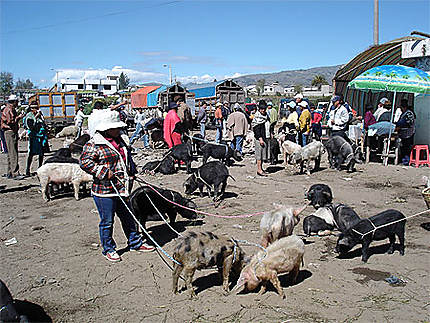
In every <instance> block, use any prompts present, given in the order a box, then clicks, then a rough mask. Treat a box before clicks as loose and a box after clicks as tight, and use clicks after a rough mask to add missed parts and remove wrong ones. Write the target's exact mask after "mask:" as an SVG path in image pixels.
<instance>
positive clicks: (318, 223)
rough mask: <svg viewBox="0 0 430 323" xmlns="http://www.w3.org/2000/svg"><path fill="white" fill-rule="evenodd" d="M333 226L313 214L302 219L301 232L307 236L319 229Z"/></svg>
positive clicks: (329, 228)
mask: <svg viewBox="0 0 430 323" xmlns="http://www.w3.org/2000/svg"><path fill="white" fill-rule="evenodd" d="M333 228H334V227H333V226H332V225H330V224H328V223H327V222H325V221H324V220H323V219H321V218H319V217H317V216H315V215H308V216H307V217H305V218H304V219H303V232H304V233H305V234H306V235H308V236H309V235H311V234H312V233H318V232H319V231H324V230H333Z"/></svg>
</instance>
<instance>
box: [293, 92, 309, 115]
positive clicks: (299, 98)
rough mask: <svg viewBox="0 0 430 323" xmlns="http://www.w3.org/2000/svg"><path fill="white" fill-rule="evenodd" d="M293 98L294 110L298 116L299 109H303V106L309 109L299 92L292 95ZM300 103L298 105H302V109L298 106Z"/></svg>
mask: <svg viewBox="0 0 430 323" xmlns="http://www.w3.org/2000/svg"><path fill="white" fill-rule="evenodd" d="M294 99H295V101H296V108H297V109H296V111H297V113H298V115H299V117H300V114H301V111H302V110H304V108H306V109H309V107H308V103H307V102H306V101H304V100H303V94H301V93H297V94H296V95H295V96H294ZM302 102H304V103H302ZM300 103H302V105H301V106H300V107H302V109H301V108H299V104H300ZM303 104H306V106H303Z"/></svg>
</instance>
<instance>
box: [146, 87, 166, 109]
mask: <svg viewBox="0 0 430 323" xmlns="http://www.w3.org/2000/svg"><path fill="white" fill-rule="evenodd" d="M166 89H167V86H165V85H162V86H161V87H159V88H158V89H156V90H155V91H152V92H151V93H148V95H147V97H146V104H147V105H148V107H156V106H157V104H158V94H160V92H163V91H166Z"/></svg>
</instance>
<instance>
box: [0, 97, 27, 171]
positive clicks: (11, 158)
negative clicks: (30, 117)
mask: <svg viewBox="0 0 430 323" xmlns="http://www.w3.org/2000/svg"><path fill="white" fill-rule="evenodd" d="M17 106H18V98H17V97H16V95H14V94H11V95H10V96H9V99H8V103H7V104H6V108H4V110H3V114H2V117H1V129H2V130H3V132H4V136H5V139H6V146H7V149H8V153H7V174H6V177H7V178H13V179H22V178H23V176H21V175H20V174H19V165H18V129H19V125H18V122H19V120H21V118H22V117H23V116H24V115H23V114H20V115H18V113H17V112H16V108H17Z"/></svg>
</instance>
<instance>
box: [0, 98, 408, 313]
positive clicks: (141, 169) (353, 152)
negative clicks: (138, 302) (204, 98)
mask: <svg viewBox="0 0 430 323" xmlns="http://www.w3.org/2000/svg"><path fill="white" fill-rule="evenodd" d="M123 105H124V102H118V104H115V105H112V106H110V107H105V106H103V104H102V103H101V102H100V101H97V102H96V103H95V104H94V109H93V111H92V113H91V114H90V115H85V114H84V113H83V110H82V109H80V110H79V111H78V112H77V114H76V117H75V125H73V126H69V127H66V128H64V129H63V130H62V131H61V132H59V133H58V134H57V138H66V141H65V146H64V148H61V149H59V150H57V151H55V152H54V154H53V155H52V156H51V157H50V158H48V159H46V160H44V156H45V154H47V153H49V152H50V147H49V143H48V131H47V127H46V125H45V123H44V119H43V114H41V112H40V110H39V108H38V103H37V102H32V103H31V104H30V106H29V110H28V112H27V113H26V114H25V115H24V114H18V113H17V112H16V108H17V100H16V97H14V96H13V95H11V96H10V97H9V100H8V103H7V105H6V107H5V108H4V109H2V117H1V129H2V136H1V138H2V149H3V151H4V152H6V153H7V154H8V171H7V174H5V177H7V178H8V179H14V180H22V179H23V178H25V176H27V177H31V176H34V173H32V172H31V169H32V160H33V157H34V156H38V157H39V159H38V162H39V164H38V168H37V171H36V174H37V176H38V179H39V181H40V185H41V192H42V197H43V199H44V200H46V201H48V200H49V199H50V198H52V195H53V194H55V193H56V192H58V191H61V190H62V189H63V190H64V189H67V186H68V185H70V184H72V186H73V191H74V196H75V198H76V200H78V199H79V194H80V192H81V191H82V188H83V186H85V184H86V183H90V182H91V183H92V184H91V195H92V198H93V200H94V203H95V206H96V208H97V211H98V214H99V217H100V223H99V236H100V243H101V247H102V254H103V256H104V257H105V258H106V259H107V260H108V261H110V262H119V261H121V256H120V254H119V253H118V252H117V245H116V243H115V241H114V239H113V224H114V217H115V215H116V216H117V217H118V218H119V219H120V222H121V226H122V229H123V231H124V234H125V235H126V238H127V241H128V249H129V250H130V251H136V252H151V251H154V250H155V249H156V248H160V249H162V248H161V247H160V246H159V245H157V243H156V241H157V237H156V236H155V237H151V236H149V235H148V232H147V231H146V222H147V221H153V220H164V221H165V222H166V225H168V226H169V229H172V230H174V226H175V220H176V217H177V215H178V214H179V215H181V216H182V217H185V218H187V219H189V220H192V221H195V220H196V219H198V218H199V217H201V216H203V215H205V212H202V211H200V210H199V209H198V207H197V205H196V203H195V202H194V201H193V198H192V195H193V193H194V192H195V191H196V190H198V191H199V193H200V196H201V197H204V196H206V194H205V191H206V192H207V196H208V197H211V198H212V201H213V202H212V203H214V205H216V203H217V202H219V201H220V200H222V199H223V197H224V195H225V190H226V187H227V184H228V181H230V180H233V179H229V178H231V175H230V173H229V167H231V166H232V165H233V164H234V163H240V162H244V156H245V155H246V154H248V155H253V156H254V159H255V164H256V176H257V177H256V178H257V179H258V178H259V177H268V176H272V175H271V174H270V172H268V168H267V167H265V164H264V163H270V164H271V165H276V164H277V163H278V157H279V154H282V156H283V161H284V164H285V168H286V169H287V170H288V171H289V173H290V174H291V176H294V174H296V173H297V171H296V167H299V168H300V169H299V171H298V172H299V173H303V172H304V171H306V173H307V174H308V175H310V174H311V171H313V172H317V171H319V169H320V163H321V159H322V157H323V155H324V154H325V153H327V155H328V162H329V165H330V167H331V168H334V169H336V170H338V171H339V172H342V171H343V169H346V170H347V171H348V172H354V171H355V164H356V163H363V162H364V157H363V148H362V147H361V146H360V145H358V144H357V142H356V141H355V140H352V139H351V138H350V137H349V136H348V134H349V132H348V128H349V126H350V125H352V124H354V122H355V123H360V122H363V123H364V127H363V133H362V137H363V138H365V137H366V136H367V135H368V132H371V131H372V129H375V131H384V129H386V126H385V124H381V123H380V122H387V120H386V119H385V117H386V116H387V115H391V109H394V108H395V107H390V106H389V105H391V102H389V101H388V99H385V98H383V99H381V100H380V102H379V103H378V109H377V110H376V112H375V114H372V110H373V109H372V107H367V108H366V114H365V116H364V120H362V119H361V117H358V116H357V115H356V113H354V111H353V110H352V109H351V108H350V107H349V105H348V104H347V103H346V102H344V100H343V98H342V96H339V95H335V96H333V98H332V99H331V102H330V106H326V107H325V108H324V110H318V109H316V108H315V106H313V105H310V104H309V103H308V102H307V101H306V100H304V98H303V96H302V95H301V94H297V95H296V96H295V98H294V100H292V101H290V102H289V103H288V112H287V113H286V114H281V113H280V109H276V108H275V107H274V106H273V104H272V103H271V102H266V101H265V100H260V101H259V102H258V104H257V109H256V110H255V111H250V112H248V111H245V109H244V107H242V106H241V105H240V104H237V103H236V104H234V105H233V106H232V107H230V104H229V103H228V102H218V103H216V109H215V114H214V119H213V121H214V122H213V124H209V116H208V115H207V114H206V111H207V110H206V107H207V103H206V102H202V103H201V106H200V109H199V113H198V115H197V118H196V120H193V118H192V116H191V111H190V108H189V107H188V106H187V105H186V103H185V102H184V101H183V100H182V99H181V98H180V97H176V98H174V99H173V100H172V102H170V103H169V105H168V109H167V110H168V111H161V110H159V109H158V110H157V109H156V110H155V111H152V112H151V113H148V112H147V111H144V110H143V109H138V111H137V112H136V115H135V118H134V120H135V131H134V132H133V133H132V135H131V137H130V138H129V137H128V131H127V124H126V123H125V116H124V111H123V110H122V106H123ZM396 115H397V117H396V118H397V119H396V121H395V122H396V123H395V124H394V127H395V128H396V129H397V130H398V133H399V138H400V140H401V143H402V145H401V147H402V148H401V156H402V163H404V164H405V165H408V164H409V159H408V158H409V154H410V151H411V150H412V143H413V135H414V120H415V117H414V114H413V111H412V109H411V108H410V107H409V106H408V105H407V102H406V101H402V103H401V105H400V107H399V112H396ZM21 119H23V120H24V121H23V127H24V129H25V133H26V136H27V137H28V155H27V163H26V171H25V176H21V174H20V173H19V167H18V148H17V147H18V139H19V128H20V121H21ZM85 119H88V123H87V124H88V127H87V128H86V127H85V122H84V120H85ZM388 122H390V119H388ZM378 123H379V125H378ZM323 125H324V126H325V125H327V126H328V130H329V135H323ZM196 126H197V127H198V131H193V130H194V129H195V128H196ZM211 126H213V128H211ZM372 126H373V127H372ZM392 126H393V125H390V124H389V125H388V128H389V127H392ZM208 127H209V128H211V130H212V129H213V130H215V136H214V137H215V138H214V140H210V139H213V136H212V135H213V133H212V132H209V130H208V129H207V128H208ZM411 138H412V139H411ZM139 139H140V140H141V141H142V143H143V149H139V148H136V147H133V145H135V144H136V142H138V140H139ZM157 145H158V147H160V145H161V146H163V145H167V148H168V149H167V150H166V152H165V153H164V154H163V157H162V158H161V159H159V160H150V161H148V162H147V163H146V164H145V165H136V163H135V161H134V158H135V157H134V156H135V154H136V152H138V151H142V150H146V151H150V150H155V149H156V147H157ZM199 158H201V164H200V162H199ZM210 159H211V160H210ZM195 161H198V162H199V164H200V165H199V167H197V168H193V167H192V163H193V162H195ZM311 163H312V164H313V168H312V169H311ZM183 166H185V170H186V172H187V173H188V174H189V177H188V178H187V179H186V180H185V182H184V183H183V186H184V193H185V195H186V196H185V197H184V196H183V195H182V194H181V193H179V192H177V191H174V190H171V189H168V188H160V187H157V186H155V185H153V184H151V175H153V174H155V173H161V174H163V175H166V176H170V175H172V174H175V173H177V172H178V171H181V169H182V167H183ZM135 182H138V183H139V187H138V188H137V189H134V190H133V184H134V183H135ZM238 193H240V192H238ZM306 198H307V199H308V200H309V204H311V205H312V206H313V207H314V209H315V210H314V211H313V212H312V214H310V215H308V216H306V217H304V218H303V219H302V221H303V231H304V233H305V234H306V235H323V234H328V233H330V232H332V231H333V230H337V231H339V232H340V233H339V236H338V239H337V245H336V251H337V252H339V253H340V254H341V255H344V254H347V253H348V252H349V251H350V250H351V249H352V248H353V247H354V246H355V245H357V244H361V246H362V250H361V254H362V260H363V261H364V262H367V260H368V259H369V257H370V251H369V245H370V243H371V242H372V241H375V240H385V239H389V248H388V253H389V254H391V253H393V252H394V250H395V241H396V237H397V239H398V241H399V243H400V244H399V247H398V250H399V252H400V254H401V255H403V254H404V252H405V241H404V236H405V223H406V217H405V215H404V214H402V213H401V212H399V211H397V210H393V209H389V210H386V211H383V212H381V213H378V214H377V215H374V216H372V217H370V218H360V217H359V216H358V214H357V213H356V211H355V210H354V209H353V208H351V207H350V206H348V205H346V204H342V203H335V202H334V201H333V192H332V188H330V187H329V186H328V185H326V184H323V183H320V184H315V185H312V186H310V187H309V188H308V190H307V192H306ZM305 208H306V205H304V206H299V207H293V206H278V207H276V208H275V209H274V210H272V211H267V212H264V213H263V215H262V217H261V222H260V235H261V240H260V241H258V243H257V244H256V242H255V241H254V242H251V243H253V244H256V245H257V246H258V248H259V251H258V252H257V253H256V254H254V255H253V256H247V255H245V253H244V251H243V245H246V244H247V243H248V244H249V242H247V241H240V240H235V239H234V238H231V237H227V236H224V235H220V234H215V233H213V232H209V231H208V232H192V231H190V232H186V233H184V234H179V233H178V234H179V235H180V236H179V237H178V239H177V240H176V242H175V243H176V245H175V247H174V252H173V254H172V255H168V254H167V256H168V257H169V258H170V259H171V260H172V262H173V275H172V277H173V283H172V291H173V292H174V293H177V292H178V286H177V285H178V279H179V277H180V274H181V273H183V275H184V280H185V285H186V289H188V290H189V292H190V295H191V296H194V290H193V287H192V280H193V275H194V272H195V271H196V270H200V269H203V268H211V267H213V266H217V268H218V270H219V271H220V273H221V274H222V277H223V289H224V290H226V291H228V290H229V277H230V273H232V275H233V274H236V277H238V279H237V283H236V285H235V287H234V288H233V290H234V291H237V292H239V291H241V290H243V289H246V290H249V291H250V290H254V289H256V288H257V287H258V286H261V287H260V293H264V292H265V291H266V286H267V283H268V282H270V283H271V284H272V285H273V286H274V287H275V289H276V291H277V292H278V294H279V295H280V296H282V297H285V294H284V292H283V290H282V286H281V284H280V281H279V279H278V275H280V274H285V273H289V274H290V276H291V279H292V281H293V282H294V281H295V279H296V278H297V275H298V273H299V270H300V266H301V265H302V262H303V255H304V253H305V250H306V247H305V244H304V242H303V240H302V238H301V237H299V236H297V235H294V234H293V231H294V227H295V226H296V225H297V224H298V223H299V219H300V215H301V213H302V212H303V211H304V209H305ZM206 214H207V213H206ZM207 215H209V216H210V214H207ZM94 229H95V228H94ZM175 232H176V231H175ZM163 251H164V250H163ZM1 288H3V289H6V290H7V287H6V286H5V285H4V284H3V283H2V286H1ZM9 295H10V294H9ZM0 305H2V304H0ZM2 306H3V305H2ZM5 306H9V305H8V304H6V305H5ZM8 310H10V313H12V314H11V315H18V314H13V310H12V309H8V308H6V307H5V310H3V307H2V312H6V311H8ZM2 315H3V314H2Z"/></svg>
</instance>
